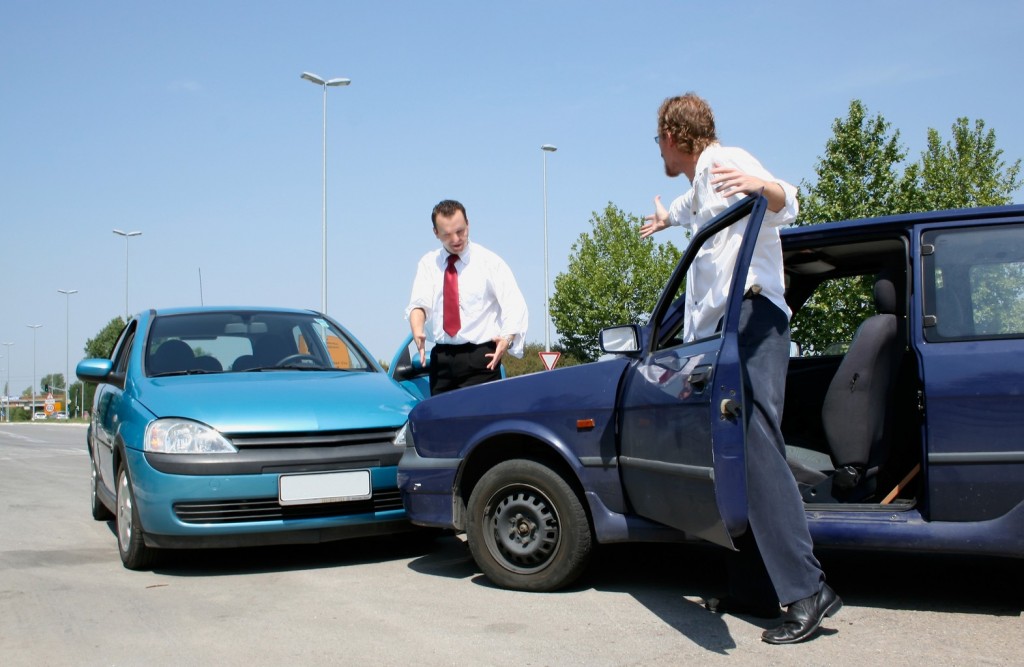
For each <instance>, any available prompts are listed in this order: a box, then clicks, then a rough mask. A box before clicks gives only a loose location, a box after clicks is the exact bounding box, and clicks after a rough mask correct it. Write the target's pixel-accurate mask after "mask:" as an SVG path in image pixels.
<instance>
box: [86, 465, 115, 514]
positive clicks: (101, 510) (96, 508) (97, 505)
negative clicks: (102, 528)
mask: <svg viewBox="0 0 1024 667" xmlns="http://www.w3.org/2000/svg"><path fill="white" fill-rule="evenodd" d="M89 470H90V472H91V473H92V475H91V477H92V479H91V480H90V487H91V488H90V491H91V494H90V495H91V496H92V497H91V503H92V518H94V519H96V520H97V521H109V520H111V519H113V518H114V513H113V512H111V511H110V510H109V509H107V506H106V505H104V504H103V501H102V500H100V497H99V494H98V493H97V487H98V485H99V483H100V472H99V470H97V469H96V458H95V457H94V456H92V455H91V454H90V456H89Z"/></svg>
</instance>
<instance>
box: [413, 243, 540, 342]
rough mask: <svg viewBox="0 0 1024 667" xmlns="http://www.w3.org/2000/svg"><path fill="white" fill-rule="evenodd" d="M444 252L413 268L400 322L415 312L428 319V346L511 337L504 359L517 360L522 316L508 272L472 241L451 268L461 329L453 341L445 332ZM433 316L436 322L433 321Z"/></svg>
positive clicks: (522, 335) (521, 305) (524, 314)
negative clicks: (455, 279) (456, 276)
mask: <svg viewBox="0 0 1024 667" xmlns="http://www.w3.org/2000/svg"><path fill="white" fill-rule="evenodd" d="M447 267H448V251H447V250H445V249H444V248H443V247H441V248H439V249H437V250H432V251H431V252H428V253H427V254H426V255H424V256H423V257H422V258H421V259H420V261H419V264H417V265H416V277H415V278H414V279H413V283H412V295H411V296H410V297H409V305H408V307H406V309H405V317H406V319H408V318H409V313H410V312H412V310H413V309H415V308H422V309H423V311H424V312H425V313H426V315H427V323H426V326H425V328H426V331H425V333H426V335H427V340H432V341H434V342H435V343H441V344H447V345H461V344H463V343H475V344H477V345H479V344H481V343H487V342H489V341H491V340H493V339H494V338H497V337H498V336H502V337H508V336H513V335H514V336H515V339H514V340H513V341H512V345H511V346H510V347H509V349H508V353H509V354H511V355H512V356H514V357H518V358H522V356H523V345H524V339H525V337H526V326H527V319H528V318H527V312H526V300H525V299H524V298H523V294H522V292H520V291H519V286H518V285H517V284H516V279H515V277H514V276H513V275H512V269H510V268H509V266H508V264H506V263H505V261H504V260H503V259H502V258H501V257H498V256H497V255H496V254H494V253H493V252H491V251H490V250H488V249H487V248H485V247H483V246H482V245H480V244H479V243H473V242H472V241H470V242H468V243H467V244H466V248H465V250H463V251H462V252H461V253H460V254H459V259H458V260H457V261H456V262H455V270H456V271H458V273H459V318H460V320H461V322H462V328H461V329H459V331H458V333H456V334H455V335H454V336H449V335H448V334H446V333H445V332H444V322H443V320H444V318H443V317H441V314H442V313H443V312H444V271H445V269H446V268H447ZM435 315H436V317H435Z"/></svg>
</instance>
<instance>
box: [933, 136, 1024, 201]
mask: <svg viewBox="0 0 1024 667" xmlns="http://www.w3.org/2000/svg"><path fill="white" fill-rule="evenodd" d="M952 135H953V138H952V139H951V140H950V141H948V142H946V143H945V144H943V143H942V137H941V136H940V135H939V133H938V132H937V131H936V130H934V129H932V128H929V129H928V147H927V148H926V149H925V151H924V152H923V153H922V154H921V162H920V163H919V164H918V165H915V170H916V172H919V173H920V183H919V185H918V197H917V198H916V200H915V201H914V210H920V211H928V210H933V209H949V208H971V207H975V206H999V205H1001V204H1007V203H1009V202H1010V201H1012V200H1011V197H1012V196H1013V193H1014V192H1015V191H1016V190H1017V189H1018V188H1019V187H1020V186H1021V182H1020V180H1019V179H1018V176H1019V174H1020V160H1019V159H1018V160H1017V161H1016V162H1014V163H1013V164H1011V165H1007V164H1006V162H1004V161H1003V159H1002V155H1003V151H1002V150H1000V149H998V148H996V133H995V130H991V129H990V130H988V131H987V132H986V131H985V121H983V120H980V119H979V120H976V121H974V128H973V129H972V128H971V123H970V121H969V120H968V119H967V118H957V120H956V122H955V123H953V127H952Z"/></svg>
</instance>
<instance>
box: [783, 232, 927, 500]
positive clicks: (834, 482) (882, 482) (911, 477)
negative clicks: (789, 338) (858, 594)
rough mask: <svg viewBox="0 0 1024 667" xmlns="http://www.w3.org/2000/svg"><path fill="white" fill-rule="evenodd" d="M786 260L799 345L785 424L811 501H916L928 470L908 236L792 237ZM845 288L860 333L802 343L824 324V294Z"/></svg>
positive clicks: (830, 296)
mask: <svg viewBox="0 0 1024 667" xmlns="http://www.w3.org/2000/svg"><path fill="white" fill-rule="evenodd" d="M785 266H786V269H785V271H786V286H787V288H786V299H787V302H788V303H789V306H790V308H791V309H792V310H793V313H794V317H793V325H792V327H793V339H794V341H796V342H797V343H798V344H797V346H796V347H797V348H798V349H797V350H796V354H795V355H794V356H793V357H792V358H791V359H790V366H789V375H788V378H787V384H786V404H785V408H784V413H783V423H782V430H783V435H784V436H785V440H786V450H787V458H788V460H789V464H790V468H791V469H792V470H793V473H794V476H795V477H796V478H797V482H798V483H799V486H800V490H801V493H802V495H803V498H804V501H805V503H808V504H815V505H819V506H822V508H824V507H825V506H827V505H842V506H843V507H849V506H850V504H860V505H871V506H877V507H883V506H893V507H894V508H895V507H898V506H904V507H909V506H913V504H914V503H915V497H916V495H917V484H918V483H920V479H921V475H920V463H921V453H922V443H921V442H920V420H921V411H920V410H919V409H918V407H917V392H918V391H919V388H920V386H921V384H920V381H919V378H918V377H917V366H916V363H915V360H914V359H913V357H912V355H911V354H910V346H909V341H908V329H907V321H908V318H907V315H908V312H907V307H908V306H907V304H908V302H909V299H908V298H907V289H908V285H907V267H908V266H909V260H908V244H907V240H906V239H905V238H900V237H888V238H875V239H868V240H865V239H862V238H861V239H851V240H849V241H847V242H843V241H838V242H836V241H830V243H829V245H827V246H825V245H820V246H809V247H792V246H787V249H786V251H785ZM836 294H844V295H846V300H845V305H847V306H848V308H847V309H846V312H848V313H849V318H850V319H851V328H852V327H853V325H855V327H856V328H855V330H854V333H853V335H852V337H851V338H849V339H848V340H842V339H840V340H833V341H828V342H829V343H830V344H827V345H823V344H822V341H821V337H820V336H819V337H818V339H817V340H818V344H817V346H816V347H818V349H807V348H806V347H803V346H802V345H800V341H801V338H802V330H810V329H813V328H814V325H815V315H816V311H815V308H814V304H815V301H816V300H819V301H820V302H822V303H825V302H828V303H832V304H834V303H835V295H836ZM868 295H870V297H869V296H868ZM845 335H848V333H847V334H845Z"/></svg>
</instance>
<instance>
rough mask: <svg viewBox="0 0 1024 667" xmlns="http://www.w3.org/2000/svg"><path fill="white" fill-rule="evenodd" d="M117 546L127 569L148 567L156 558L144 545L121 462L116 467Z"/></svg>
mask: <svg viewBox="0 0 1024 667" xmlns="http://www.w3.org/2000/svg"><path fill="white" fill-rule="evenodd" d="M116 519H117V548H118V551H120V552H121V562H122V563H123V564H124V566H125V567H126V568H128V569H129V570H145V569H148V568H149V567H150V566H151V565H152V564H153V562H154V560H155V559H156V552H155V551H154V550H153V549H151V548H150V547H147V546H146V542H145V539H144V538H143V535H142V525H141V524H140V523H139V511H138V509H136V507H135V494H134V492H133V491H132V482H131V478H130V477H129V476H128V468H126V467H125V465H124V464H123V463H122V464H121V466H120V467H119V468H118V469H117V517H116Z"/></svg>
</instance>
